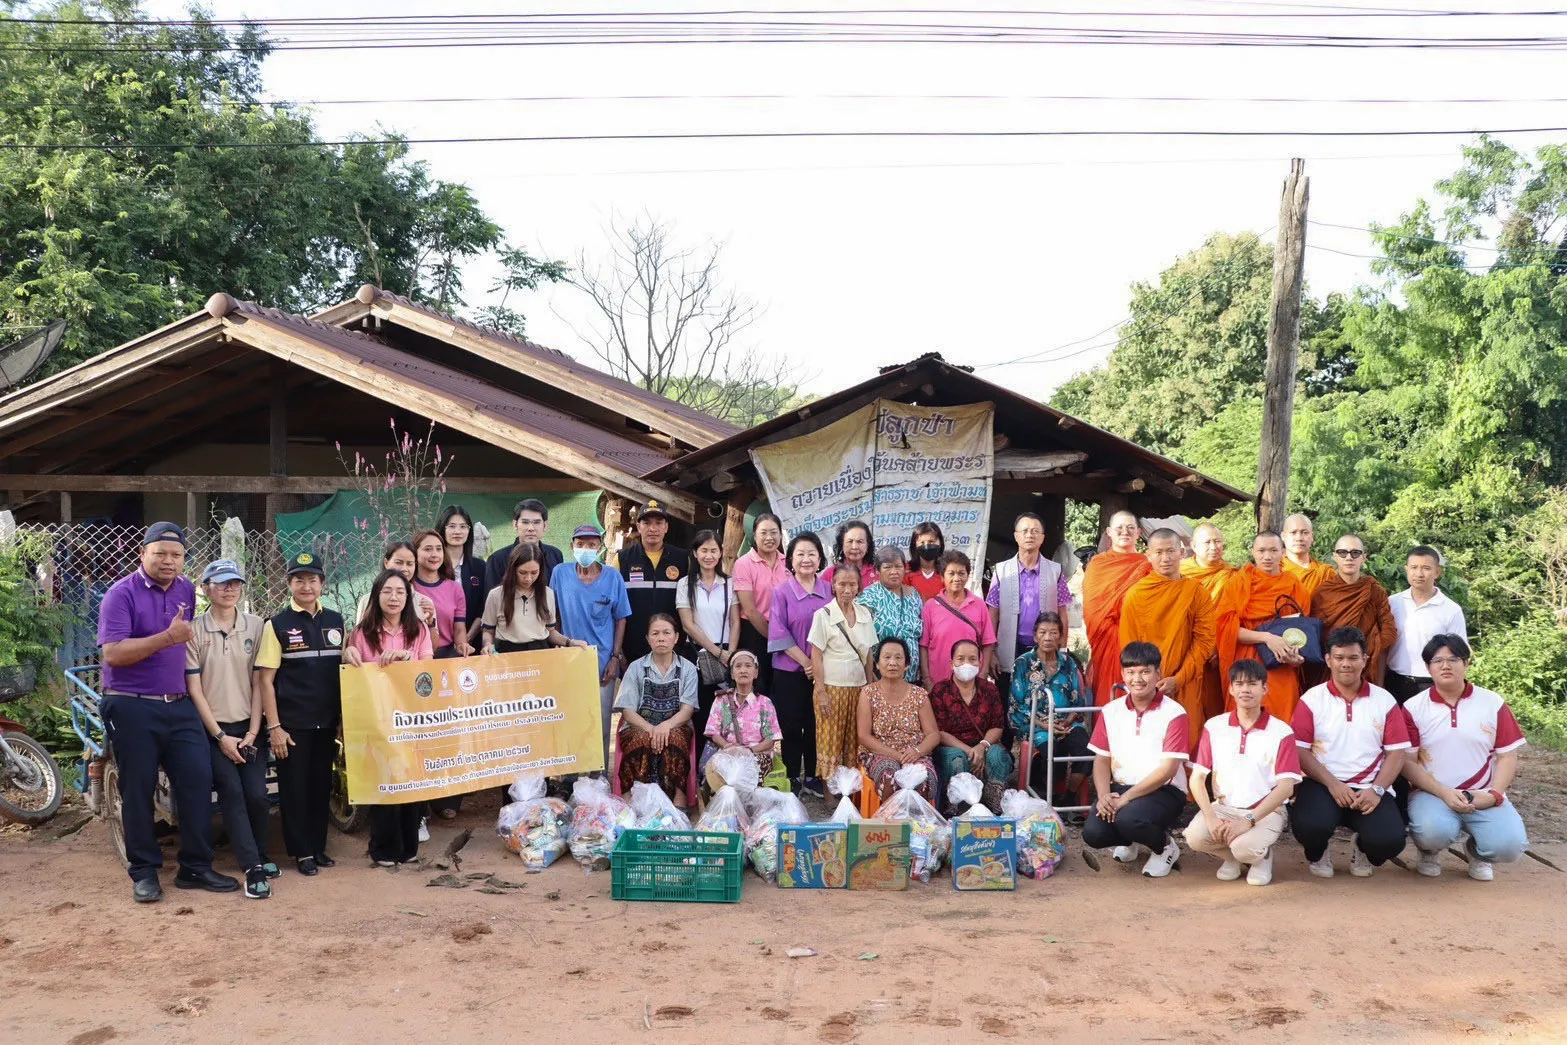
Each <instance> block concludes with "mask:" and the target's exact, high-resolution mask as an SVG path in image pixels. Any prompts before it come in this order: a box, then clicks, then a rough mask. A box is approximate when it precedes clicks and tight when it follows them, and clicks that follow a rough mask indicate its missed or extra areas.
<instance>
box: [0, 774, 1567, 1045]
mask: <svg viewBox="0 0 1567 1045" xmlns="http://www.w3.org/2000/svg"><path fill="white" fill-rule="evenodd" d="M1521 777H1522V779H1521V781H1520V783H1519V784H1518V785H1516V786H1515V788H1514V797H1515V800H1517V801H1518V802H1519V805H1520V808H1521V809H1522V810H1523V812H1524V814H1525V818H1526V820H1527V822H1528V824H1529V828H1530V833H1531V838H1532V841H1533V845H1534V849H1535V851H1536V852H1537V853H1539V854H1540V855H1541V856H1544V857H1546V858H1547V859H1550V860H1551V861H1553V862H1554V863H1556V864H1557V865H1559V866H1562V867H1567V844H1564V836H1567V758H1564V757H1563V756H1560V755H1553V754H1549V753H1540V752H1529V753H1527V754H1526V755H1525V757H1524V766H1523V770H1522V773H1521ZM493 818H494V800H493V799H491V798H488V797H482V798H478V799H477V800H472V801H471V802H470V806H469V808H468V809H467V810H465V812H464V814H463V816H462V817H461V818H460V819H459V820H458V821H456V823H455V824H444V823H443V824H439V825H432V828H433V829H434V831H435V840H434V841H433V842H432V843H431V844H430V845H428V846H426V847H425V851H426V853H428V854H430V855H432V856H433V855H435V854H438V853H439V852H440V851H441V850H442V848H444V844H445V842H446V841H447V840H448V839H449V838H450V837H451V836H452V834H453V833H454V832H455V831H456V830H458V829H460V828H462V827H472V828H473V829H474V837H473V840H472V841H471V842H470V843H469V845H468V846H467V848H466V849H465V850H464V851H463V856H464V860H463V865H462V869H461V870H462V872H463V873H465V874H466V873H474V872H497V873H499V874H501V875H502V876H505V877H509V878H512V879H516V880H519V881H524V882H525V884H524V886H523V887H522V888H520V889H507V890H500V891H498V892H496V893H484V892H481V891H480V888H482V887H483V885H484V883H483V882H482V881H474V882H473V883H472V884H471V886H470V887H469V888H465V889H461V890H455V889H448V888H431V887H428V886H427V885H426V882H427V881H428V880H429V879H430V878H432V877H433V876H434V875H436V874H437V873H438V872H437V871H436V870H435V869H433V868H430V869H420V870H413V869H407V870H403V871H400V872H397V873H389V872H387V871H383V870H378V869H375V868H373V867H371V866H369V865H368V861H367V860H366V859H365V858H364V857H363V855H362V854H363V852H364V842H363V839H362V838H350V837H346V836H334V838H333V840H332V849H333V852H334V853H335V855H336V856H337V857H338V859H339V861H340V862H339V865H338V866H337V867H336V868H333V869H332V870H329V871H323V872H322V873H321V875H320V876H319V877H317V878H315V879H305V878H302V877H300V876H299V875H297V874H294V873H292V871H290V872H289V873H286V874H285V875H284V877H283V878H281V879H280V880H278V881H277V882H276V883H275V890H276V891H275V895H274V896H273V898H272V899H270V900H267V901H265V902H251V901H247V900H244V899H243V898H242V897H240V896H238V895H236V894H231V895H221V896H218V895H212V894H208V893H190V892H182V891H179V890H175V889H173V888H172V887H171V885H172V883H171V876H172V874H173V859H172V857H173V852H172V848H171V849H167V850H166V851H165V852H166V862H167V864H166V867H165V870H164V887H165V899H164V900H163V902H161V903H158V904H153V905H148V906H138V905H135V904H133V903H132V902H131V898H130V883H129V880H128V879H127V878H126V877H125V875H124V873H123V872H122V871H121V869H120V867H119V865H118V863H117V862H116V860H115V859H114V857H113V855H112V851H111V849H110V843H109V839H108V834H107V832H106V830H105V829H104V826H103V824H102V823H100V822H97V821H93V822H90V823H88V824H87V825H86V826H85V827H84V828H82V829H81V830H79V831H77V832H75V833H72V834H69V835H65V836H63V837H58V838H55V837H51V835H53V834H56V833H58V832H59V830H61V828H60V827H59V826H55V827H52V828H45V829H40V830H38V831H33V832H27V831H23V830H21V829H18V828H11V829H7V830H6V831H4V832H0V999H3V1000H4V1008H5V1013H6V1021H5V1027H6V1030H5V1033H4V1040H6V1041H8V1042H10V1041H14V1042H28V1043H31V1042H71V1043H76V1045H87V1043H102V1042H111V1041H112V1042H160V1043H163V1042H167V1043H180V1042H203V1043H206V1042H213V1041H226V1040H240V1041H244V1040H256V1041H277V1042H293V1041H331V1042H370V1041H374V1042H439V1041H477V1040H484V1039H488V1040H519V1039H520V1040H546V1041H561V1042H578V1041H581V1042H600V1041H630V1040H648V1041H667V1042H684V1041H702V1040H712V1041H739V1040H747V1041H763V1042H795V1041H802V1042H811V1041H826V1042H849V1041H859V1042H881V1041H902V1042H923V1041H952V1040H963V1041H986V1040H990V1039H992V1038H1008V1037H1016V1038H1020V1039H1026V1040H1034V1041H1038V1040H1049V1039H1053V1038H1057V1037H1066V1036H1067V1035H1068V1034H1074V1035H1075V1034H1080V1033H1082V1032H1084V1031H1087V1032H1089V1033H1091V1034H1092V1035H1093V1037H1094V1038H1095V1039H1096V1040H1103V1041H1112V1042H1119V1041H1128V1042H1134V1041H1183V1042H1219V1041H1229V1040H1236V1039H1242V1038H1248V1037H1253V1036H1255V1035H1256V1034H1257V1032H1259V1031H1262V1032H1264V1033H1266V1034H1268V1035H1269V1037H1270V1038H1271V1039H1272V1040H1283V1041H1313V1042H1315V1041H1367V1040H1373V1039H1376V1040H1382V1041H1409V1042H1445V1041H1460V1040H1462V1041H1504V1040H1505V1041H1564V1040H1567V949H1564V948H1563V946H1562V941H1563V940H1564V939H1567V903H1564V901H1567V876H1564V875H1563V874H1562V872H1559V871H1556V870H1553V869H1551V868H1550V867H1547V866H1545V865H1544V864H1541V863H1538V862H1536V861H1534V860H1531V859H1527V858H1526V859H1525V860H1523V861H1521V862H1520V863H1518V864H1515V865H1512V866H1509V867H1502V868H1499V869H1498V871H1497V876H1496V881H1495V882H1493V883H1491V884H1489V885H1484V884H1480V883H1476V882H1472V881H1470V880H1469V879H1468V878H1467V877H1465V876H1464V874H1463V871H1462V866H1463V865H1462V862H1461V861H1459V860H1458V859H1457V858H1454V857H1447V858H1445V869H1446V871H1447V873H1446V874H1445V875H1444V876H1443V877H1442V878H1441V879H1438V880H1434V881H1433V880H1429V879H1424V878H1420V877H1418V876H1416V875H1415V874H1413V873H1411V872H1410V871H1407V870H1403V869H1400V868H1398V867H1395V866H1392V865H1388V866H1386V867H1384V868H1382V869H1381V870H1379V871H1378V872H1377V874H1376V875H1375V877H1373V878H1371V879H1366V880H1363V879H1357V878H1352V877H1350V876H1349V875H1348V874H1347V873H1345V871H1346V870H1347V864H1348V849H1347V843H1346V842H1344V841H1340V842H1338V843H1336V847H1335V851H1336V854H1337V858H1338V860H1337V862H1338V866H1339V870H1340V874H1339V876H1338V877H1336V878H1334V879H1333V880H1331V881H1322V880H1318V879H1313V878H1311V877H1310V876H1309V875H1308V874H1307V873H1306V868H1305V864H1304V862H1303V860H1302V859H1301V856H1300V852H1299V849H1298V848H1295V847H1294V846H1293V845H1287V846H1281V848H1280V851H1279V853H1278V855H1277V857H1276V865H1277V870H1276V878H1275V882H1274V884H1273V885H1272V886H1271V887H1269V888H1267V889H1255V888H1250V887H1248V886H1246V885H1245V884H1244V882H1235V883H1221V882H1218V881H1215V880H1214V878H1213V871H1214V869H1215V867H1216V866H1217V865H1216V863H1215V862H1214V861H1212V860H1210V859H1209V858H1207V857H1204V856H1199V855H1192V854H1188V855H1187V856H1185V857H1184V859H1183V861H1182V871H1181V872H1179V873H1177V874H1174V875H1172V876H1171V877H1170V878H1168V879H1166V880H1164V881H1162V882H1154V881H1149V880H1146V879H1143V878H1142V877H1141V876H1139V875H1136V874H1135V873H1133V872H1132V871H1130V870H1128V869H1125V868H1121V867H1118V866H1116V865H1114V864H1108V866H1107V867H1106V869H1105V870H1104V871H1103V872H1101V873H1097V874H1096V873H1094V872H1093V871H1091V870H1089V868H1088V867H1087V866H1086V865H1085V864H1084V863H1083V862H1082V860H1081V859H1080V855H1079V847H1078V846H1077V843H1076V839H1075V832H1073V834H1074V839H1073V843H1072V846H1071V849H1070V852H1069V854H1068V857H1067V860H1066V861H1065V862H1064V863H1063V864H1062V867H1061V870H1060V871H1059V872H1058V873H1057V874H1056V875H1055V876H1054V877H1052V878H1050V879H1047V880H1045V881H1043V882H1033V881H1027V880H1024V881H1021V882H1020V883H1019V887H1018V890H1017V892H1016V893H992V894H971V893H970V894H958V893H954V892H953V891H952V888H951V879H950V877H946V876H943V877H942V878H941V879H939V880H938V881H934V882H932V883H931V884H929V885H919V884H917V883H916V884H915V886H914V887H913V888H911V890H910V891H909V892H907V893H886V894H882V893H858V892H854V893H851V892H782V891H780V890H778V889H776V888H774V887H772V886H769V885H767V884H766V883H764V882H762V881H761V880H760V879H758V878H756V877H755V876H754V875H752V874H751V873H750V872H747V878H746V884H745V894H744V898H743V900H742V902H741V903H740V904H738V905H696V904H693V905H685V904H634V903H617V902H614V901H612V900H611V899H610V896H609V891H610V889H609V876H608V875H607V874H596V875H592V876H588V875H584V874H583V873H582V872H581V870H579V869H578V867H577V866H576V864H574V863H573V862H571V860H570V859H569V858H567V859H563V860H561V861H560V862H558V863H557V864H556V865H555V866H554V867H551V868H550V869H549V870H547V871H545V872H544V873H542V874H538V875H531V876H525V875H524V874H523V872H522V868H521V865H520V864H519V863H518V862H517V859H516V857H514V856H512V855H510V854H508V853H507V852H506V851H505V850H504V849H502V848H501V846H500V844H499V841H498V839H496V838H495V837H494V835H493V834H492V833H491V831H490V827H491V825H492V824H493ZM62 823H63V824H64V825H65V826H67V827H68V826H69V825H70V824H71V820H70V818H69V817H65V818H62V820H60V821H57V822H56V824H57V825H59V824H62ZM1412 853H1413V850H1412V849H1411V850H1406V858H1407V857H1408V856H1409V855H1411V854H1412ZM230 862H231V858H230V857H229V856H228V854H227V852H226V851H220V854H219V861H218V866H219V868H220V869H223V870H232V868H231V867H229V864H230ZM794 947H811V948H814V949H815V950H816V952H817V954H816V955H815V956H814V957H803V958H790V957H787V956H786V952H787V951H788V950H789V949H790V948H794Z"/></svg>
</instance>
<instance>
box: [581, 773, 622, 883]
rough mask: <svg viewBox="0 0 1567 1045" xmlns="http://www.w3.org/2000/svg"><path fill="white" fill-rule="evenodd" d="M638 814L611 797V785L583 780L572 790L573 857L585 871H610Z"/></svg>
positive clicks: (584, 778)
mask: <svg viewBox="0 0 1567 1045" xmlns="http://www.w3.org/2000/svg"><path fill="white" fill-rule="evenodd" d="M636 823H637V817H636V814H635V813H633V812H632V811H631V807H630V806H629V805H627V804H626V803H625V802H624V801H623V800H621V799H619V798H617V797H615V796H614V795H612V794H610V793H609V781H608V780H598V779H595V778H593V777H581V778H580V779H578V780H577V782H576V784H575V785H573V787H572V789H571V855H572V858H573V859H574V860H576V861H577V863H579V864H581V865H582V869H583V870H584V871H589V872H591V871H604V870H607V869H608V868H609V861H610V857H611V856H612V855H613V854H614V852H615V841H616V839H618V838H619V837H620V833H621V832H622V831H624V830H625V829H626V828H628V827H635V826H636Z"/></svg>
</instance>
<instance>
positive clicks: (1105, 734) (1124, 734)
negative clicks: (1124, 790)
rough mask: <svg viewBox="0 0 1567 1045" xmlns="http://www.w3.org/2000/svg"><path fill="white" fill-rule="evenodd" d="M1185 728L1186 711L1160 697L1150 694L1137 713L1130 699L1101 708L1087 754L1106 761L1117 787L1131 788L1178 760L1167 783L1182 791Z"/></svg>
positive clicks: (1187, 746)
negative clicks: (1168, 761) (1169, 760)
mask: <svg viewBox="0 0 1567 1045" xmlns="http://www.w3.org/2000/svg"><path fill="white" fill-rule="evenodd" d="M1189 728H1190V727H1188V726H1187V724H1186V709H1185V708H1183V707H1182V706H1181V705H1180V703H1179V702H1177V701H1174V700H1171V699H1170V698H1169V697H1167V696H1165V695H1164V694H1162V693H1156V694H1154V698H1153V702H1152V703H1151V704H1149V705H1148V708H1147V710H1145V711H1138V710H1137V705H1136V704H1133V703H1132V698H1131V696H1130V695H1128V696H1125V697H1121V698H1119V699H1117V700H1112V701H1111V702H1110V703H1108V704H1106V705H1105V706H1104V711H1103V712H1101V713H1100V715H1099V721H1097V722H1095V723H1094V735H1093V736H1092V737H1091V738H1089V741H1088V750H1090V751H1092V752H1093V753H1094V754H1096V755H1105V756H1107V757H1108V758H1109V759H1110V778H1111V779H1112V780H1114V781H1115V782H1116V783H1117V784H1125V785H1126V786H1127V787H1133V786H1135V785H1136V784H1138V783H1139V782H1141V781H1142V779H1143V778H1144V777H1146V776H1147V775H1148V774H1149V773H1152V772H1153V771H1154V770H1156V769H1158V768H1159V764H1160V763H1161V762H1163V761H1164V760H1165V759H1167V758H1178V759H1180V760H1181V764H1180V766H1179V767H1178V768H1177V769H1176V770H1175V776H1174V777H1173V778H1172V779H1171V780H1170V783H1172V784H1174V785H1175V786H1176V787H1178V788H1181V789H1182V790H1185V788H1186V759H1187V758H1189V757H1190V754H1191V740H1190V734H1189V732H1188V730H1189Z"/></svg>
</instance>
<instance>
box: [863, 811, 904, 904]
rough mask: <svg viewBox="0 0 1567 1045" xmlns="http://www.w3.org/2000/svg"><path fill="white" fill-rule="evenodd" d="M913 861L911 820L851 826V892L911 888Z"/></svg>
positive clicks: (872, 821)
mask: <svg viewBox="0 0 1567 1045" xmlns="http://www.w3.org/2000/svg"><path fill="white" fill-rule="evenodd" d="M911 862H912V858H911V857H910V855H909V824H908V821H901V822H898V823H892V822H889V821H885V820H863V821H861V822H859V823H856V824H850V825H849V888H850V889H893V890H897V889H907V888H908V887H909V866H910V864H911Z"/></svg>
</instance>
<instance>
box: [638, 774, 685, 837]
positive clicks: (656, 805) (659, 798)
mask: <svg viewBox="0 0 1567 1045" xmlns="http://www.w3.org/2000/svg"><path fill="white" fill-rule="evenodd" d="M631 811H632V812H633V813H635V814H636V817H637V826H638V827H646V828H650V829H652V830H655V831H689V830H691V818H690V817H688V816H686V815H685V814H684V813H682V812H681V811H680V809H679V808H678V807H677V806H676V805H675V803H673V802H671V801H670V800H669V796H668V795H666V794H664V789H663V788H661V787H659V786H658V785H657V784H645V783H643V782H642V781H640V780H639V781H637V782H636V783H635V784H632V785H631Z"/></svg>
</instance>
